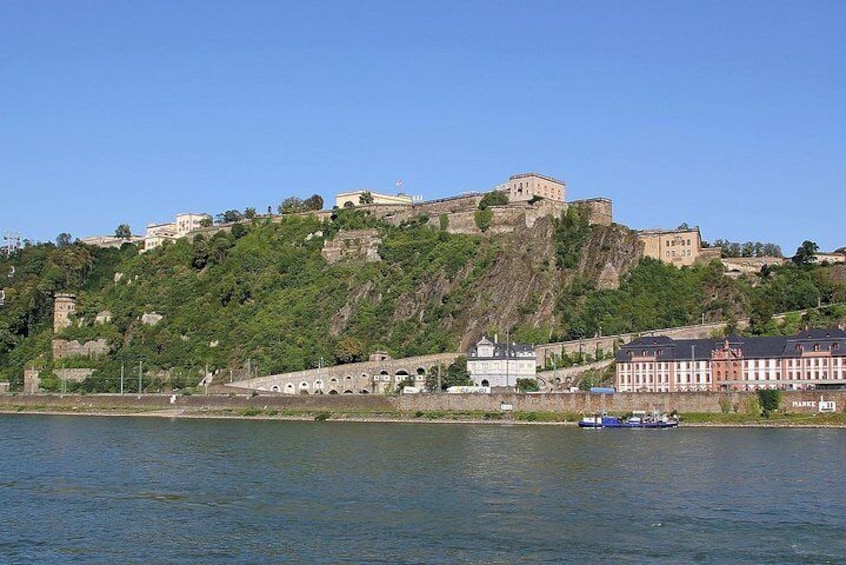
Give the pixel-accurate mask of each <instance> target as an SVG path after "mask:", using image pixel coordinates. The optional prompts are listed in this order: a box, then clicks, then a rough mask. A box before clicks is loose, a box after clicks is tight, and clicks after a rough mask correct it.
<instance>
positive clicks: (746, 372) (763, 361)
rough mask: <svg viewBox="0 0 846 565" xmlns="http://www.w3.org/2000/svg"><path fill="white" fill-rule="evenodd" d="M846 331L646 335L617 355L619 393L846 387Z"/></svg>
mask: <svg viewBox="0 0 846 565" xmlns="http://www.w3.org/2000/svg"><path fill="white" fill-rule="evenodd" d="M845 358H846V332H844V331H843V330H841V329H838V328H830V329H824V330H808V331H804V332H802V333H800V334H797V335H795V336H776V337H737V336H732V337H730V338H723V339H682V340H674V339H671V338H669V337H666V336H652V337H641V338H638V339H635V340H634V341H632V342H630V343H628V344H626V345H624V346H622V347H621V348H620V351H619V353H618V354H617V359H616V362H617V372H616V377H615V386H616V389H617V390H618V391H619V392H680V391H714V392H719V391H733V390H758V389H780V390H811V389H815V388H821V387H822V388H825V387H839V386H846V360H844V359H845Z"/></svg>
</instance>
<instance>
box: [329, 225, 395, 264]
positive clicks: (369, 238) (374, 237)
mask: <svg viewBox="0 0 846 565" xmlns="http://www.w3.org/2000/svg"><path fill="white" fill-rule="evenodd" d="M380 243H382V240H381V238H379V232H378V231H377V230H375V229H369V230H341V231H339V232H338V233H337V234H336V235H335V237H334V238H333V239H331V240H325V241H324V242H323V250H322V251H321V252H320V254H321V255H322V256H323V258H324V259H326V262H327V263H329V264H330V265H331V264H334V263H337V262H339V261H342V260H344V259H358V260H363V261H367V262H371V261H381V258H380V257H379V244H380Z"/></svg>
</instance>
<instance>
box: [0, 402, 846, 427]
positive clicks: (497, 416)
mask: <svg viewBox="0 0 846 565" xmlns="http://www.w3.org/2000/svg"><path fill="white" fill-rule="evenodd" d="M309 400H310V399H309V398H298V397H294V398H280V397H261V396H251V395H246V396H237V397H235V396H195V397H178V396H174V395H143V396H131V395H126V396H121V395H79V396H77V395H38V396H16V395H3V396H0V414H42V415H65V416H67V415H71V416H113V417H153V418H186V419H188V418H193V419H202V418H205V419H242V420H278V421H312V422H313V421H317V422H323V421H329V422H333V421H334V422H369V423H374V422H384V423H437V424H499V425H526V424H531V425H547V426H548V425H558V426H576V425H577V423H578V420H579V418H580V417H581V416H582V414H580V413H575V412H569V411H537V410H535V411H526V410H513V409H512V410H509V409H507V408H508V406H506V407H504V408H505V409H503V407H501V409H500V410H498V411H493V410H488V411H485V410H462V409H460V407H458V405H455V408H454V409H451V410H402V409H398V408H397V407H396V406H395V405H393V404H392V403H391V402H389V401H386V400H389V399H385V398H384V397H383V398H379V397H371V398H366V399H362V400H363V401H362V400H360V399H358V398H355V399H345V401H341V400H339V401H337V402H334V401H333V402H329V403H327V402H313V401H311V402H310V401H309ZM333 404H334V405H333ZM609 412H611V413H617V414H619V415H623V414H624V412H622V411H619V412H614V411H609ZM679 414H680V416H681V419H682V425H683V426H684V427H769V428H776V427H778V428H782V427H797V428H798V427H806V428H846V414H844V413H842V412H840V413H829V414H820V413H816V412H812V413H808V412H792V413H791V412H787V411H779V412H776V413H773V414H771V415H770V416H769V417H762V416H758V415H753V414H748V413H739V412H729V413H702V412H691V413H683V412H680V413H679Z"/></svg>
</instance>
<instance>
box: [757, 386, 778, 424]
mask: <svg viewBox="0 0 846 565" xmlns="http://www.w3.org/2000/svg"><path fill="white" fill-rule="evenodd" d="M758 403H759V404H760V405H761V410H763V412H764V416H766V417H768V418H769V416H770V414H771V413H772V412H775V411H776V410H778V407H779V405H780V404H781V391H780V390H769V389H762V390H759V391H758Z"/></svg>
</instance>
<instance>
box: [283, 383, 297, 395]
mask: <svg viewBox="0 0 846 565" xmlns="http://www.w3.org/2000/svg"><path fill="white" fill-rule="evenodd" d="M284 392H285V394H294V393H296V389H295V387H294V383H288V384H286V385H285V391H284Z"/></svg>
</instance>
